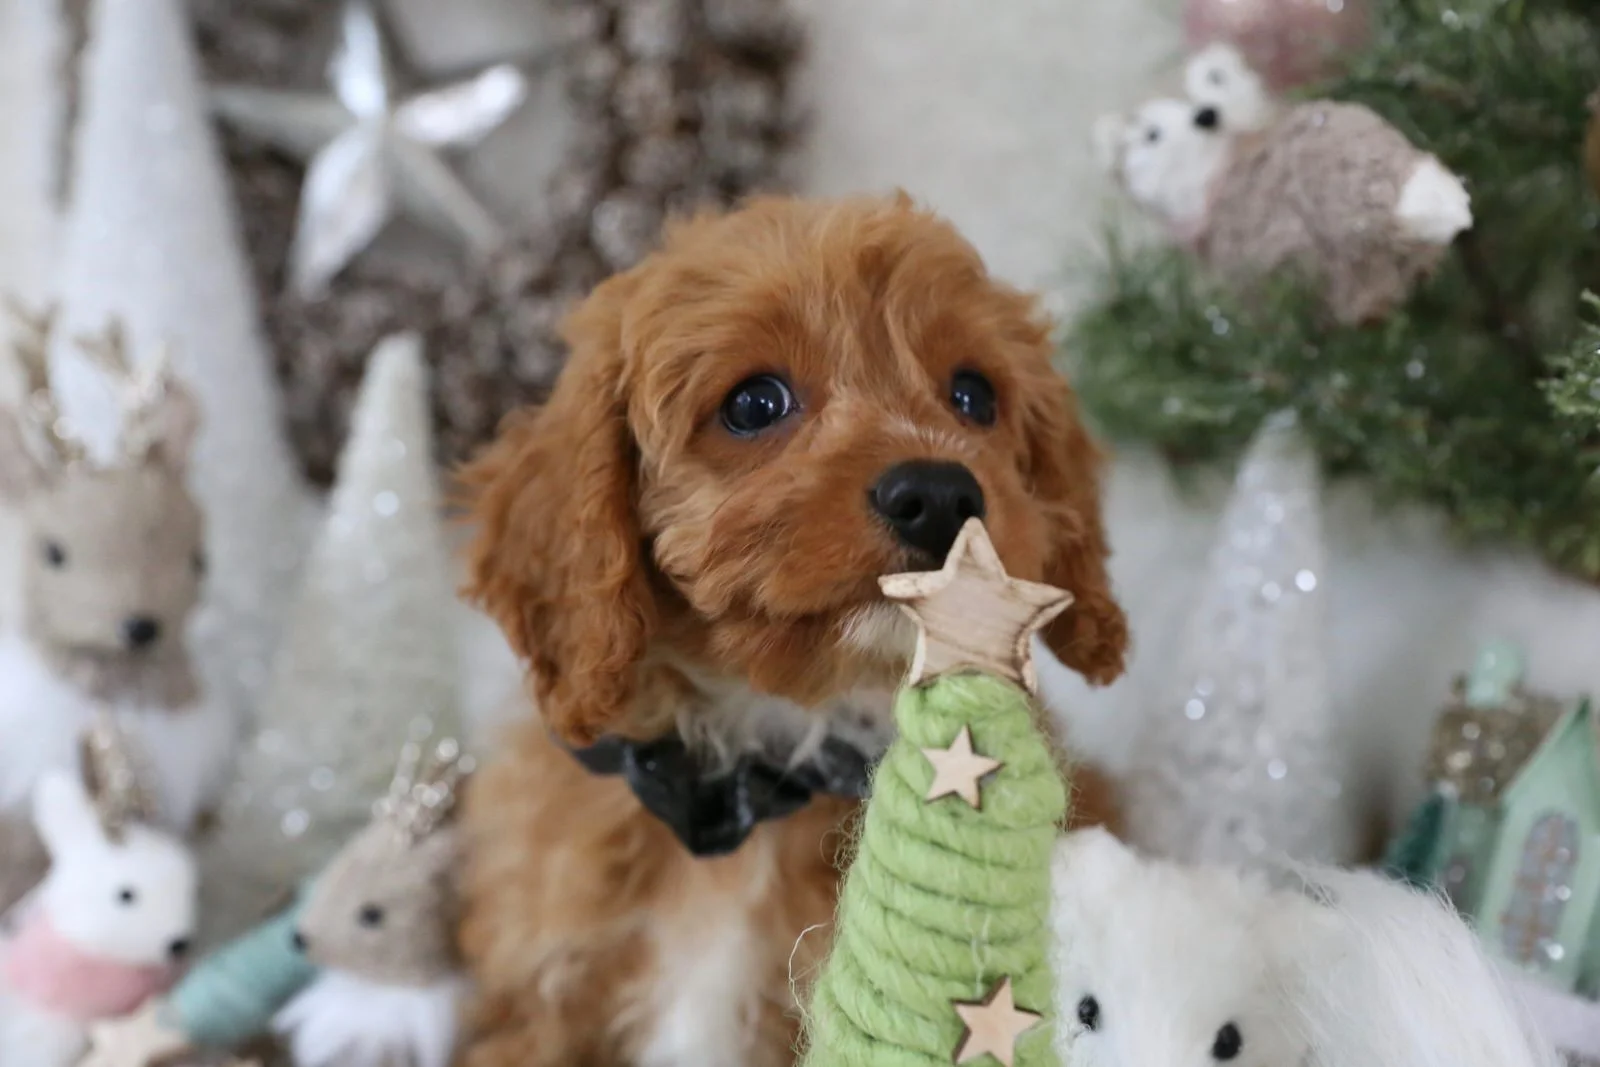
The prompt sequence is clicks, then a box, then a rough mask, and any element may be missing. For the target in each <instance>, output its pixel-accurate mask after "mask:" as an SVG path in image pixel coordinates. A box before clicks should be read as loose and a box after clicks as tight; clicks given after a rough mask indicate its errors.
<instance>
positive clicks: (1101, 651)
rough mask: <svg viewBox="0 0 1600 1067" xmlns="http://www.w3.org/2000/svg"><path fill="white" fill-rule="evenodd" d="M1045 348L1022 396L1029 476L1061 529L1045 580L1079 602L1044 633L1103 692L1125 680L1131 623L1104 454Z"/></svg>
mask: <svg viewBox="0 0 1600 1067" xmlns="http://www.w3.org/2000/svg"><path fill="white" fill-rule="evenodd" d="M1041 331H1042V334H1043V335H1042V337H1041V341H1040V343H1041V344H1042V345H1043V346H1044V347H1045V351H1044V352H1043V353H1041V355H1040V359H1039V361H1038V363H1037V364H1036V365H1037V366H1038V367H1039V372H1038V373H1037V374H1036V375H1033V376H1031V380H1030V381H1029V382H1028V383H1027V388H1025V389H1024V390H1023V391H1022V396H1023V404H1024V405H1025V406H1024V411H1023V419H1024V423H1025V426H1026V432H1027V435H1028V475H1029V477H1030V480H1031V482H1032V486H1033V491H1034V493H1035V494H1036V496H1037V498H1038V500H1039V502H1040V504H1041V505H1042V506H1044V507H1045V509H1046V510H1047V513H1048V514H1049V516H1050V519H1051V522H1052V525H1053V526H1054V530H1053V537H1054V544H1053V545H1052V551H1051V556H1050V560H1049V562H1048V563H1047V564H1046V565H1045V571H1044V580H1045V581H1046V582H1048V583H1050V584H1051V585H1054V586H1056V587H1058V588H1060V589H1065V590H1067V591H1068V592H1069V593H1071V594H1072V596H1073V603H1072V606H1071V607H1070V608H1068V609H1067V610H1066V612H1065V613H1063V614H1062V615H1061V617H1060V618H1058V619H1056V621H1055V622H1053V623H1051V624H1050V626H1049V627H1048V628H1047V629H1046V630H1045V632H1044V638H1045V643H1046V644H1048V645H1049V646H1050V650H1051V651H1052V652H1054V653H1055V654H1056V655H1057V656H1058V657H1060V659H1061V662H1063V663H1065V664H1066V665H1067V666H1069V667H1071V668H1072V669H1073V670H1075V671H1077V672H1078V673H1079V674H1082V675H1083V676H1084V677H1085V678H1087V679H1088V680H1089V681H1090V682H1092V683H1094V684H1095V685H1108V684H1110V683H1111V682H1114V681H1116V680H1117V678H1118V677H1120V676H1121V675H1122V669H1123V660H1124V657H1125V656H1126V654H1127V651H1128V621H1127V619H1126V618H1125V617H1124V616H1123V614H1122V607H1121V606H1120V605H1119V604H1118V603H1117V602H1116V600H1115V599H1114V598H1113V597H1112V595H1111V579H1110V577H1109V576H1108V575H1107V573H1106V558H1107V557H1108V556H1109V555H1110V550H1109V549H1108V548H1107V547H1106V534H1105V525H1104V523H1103V522H1102V521H1101V518H1100V469H1101V463H1102V461H1101V456H1100V450H1099V449H1098V448H1097V447H1096V446H1095V443H1094V441H1092V440H1091V439H1090V437H1089V434H1088V431H1086V430H1085V429H1084V428H1083V423H1082V422H1081V421H1080V419H1079V417H1078V400H1077V397H1076V396H1075V395H1074V393H1073V392H1072V387H1071V386H1069V385H1068V384H1067V381H1066V379H1065V378H1063V377H1062V376H1061V375H1060V373H1059V372H1057V371H1056V370H1055V369H1054V368H1053V367H1051V366H1050V363H1049V355H1048V352H1049V347H1048V346H1049V339H1048V332H1047V331H1043V329H1042V327H1041Z"/></svg>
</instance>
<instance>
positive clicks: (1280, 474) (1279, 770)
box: [1128, 414, 1356, 863]
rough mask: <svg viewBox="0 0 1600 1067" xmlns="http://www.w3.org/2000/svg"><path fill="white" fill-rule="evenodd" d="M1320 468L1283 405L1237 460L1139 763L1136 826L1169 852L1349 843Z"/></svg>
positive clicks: (1260, 858)
mask: <svg viewBox="0 0 1600 1067" xmlns="http://www.w3.org/2000/svg"><path fill="white" fill-rule="evenodd" d="M1321 493H1322V485H1321V478H1320V474H1319V471H1318V468H1317V460H1316V457H1315V456H1314V455H1313V454H1312V452H1311V450H1310V448H1309V447H1308V445H1307V443H1306V442H1305V440H1304V439H1303V437H1302V436H1301V434H1300V432H1299V430H1298V428H1297V427H1296V426H1295V423H1294V419H1293V416H1292V415H1289V414H1280V415H1278V416H1276V417H1274V418H1273V419H1271V420H1269V421H1268V422H1267V424H1266V425H1265V426H1263V428H1262V429H1261V431H1260V432H1259V434H1258V436H1257V438H1256V440H1255V442H1254V443H1253V444H1252V446H1251V447H1250V449H1249V451H1248V452H1247V453H1246V455H1245V457H1244V460H1243V463H1242V465H1241V466H1240V468H1239V473H1238V477H1237V480H1236V482H1235V485H1234V490H1233V495H1232V497H1231V498H1230V500H1229V501H1228V504H1227V507H1226V508H1225V510H1224V512H1223V515H1222V521H1221V527H1220V530H1219V532H1218V539H1217V543H1216V546H1215V548H1214V549H1213V550H1212V555H1211V561H1210V569H1209V571H1208V572H1207V574H1206V576H1205V578H1204V580H1203V582H1202V590H1201V594H1200V599H1199V602H1198V604H1197V606H1196V609H1195V612H1194V616H1193V618H1192V620H1191V623H1190V626H1189V629H1188V632H1187V633H1186V635H1185V646H1184V649H1183V658H1182V659H1181V660H1180V661H1179V666H1178V671H1177V673H1176V674H1175V675H1174V676H1173V677H1172V678H1171V680H1170V684H1171V690H1170V691H1171V693H1172V695H1171V697H1170V698H1169V699H1168V700H1167V701H1166V702H1164V703H1163V704H1162V705H1161V706H1160V707H1158V708H1155V709H1154V710H1153V713H1152V716H1151V720H1150V722H1149V723H1148V724H1147V726H1146V728H1145V730H1144V731H1143V733H1142V734H1141V736H1140V739H1139V742H1138V746H1137V749H1136V752H1135V759H1134V762H1135V766H1134V768H1133V770H1132V773H1131V774H1130V775H1129V779H1128V781H1129V786H1128V793H1129V795H1128V818H1129V829H1130V835H1131V836H1132V838H1133V840H1134V841H1135V842H1136V843H1138V844H1140V845H1142V846H1143V847H1145V848H1148V849H1150V850H1151V851H1153V852H1156V853H1159V854H1161V855H1166V856H1171V857H1174V858H1177V859H1182V860H1190V861H1208V862H1225V863H1257V862H1265V861H1270V860H1272V859H1274V858H1278V857H1282V856H1288V857H1292V858H1294V859H1302V860H1319V861H1327V862H1340V861H1348V860H1351V859H1353V858H1354V856H1353V855H1352V848H1353V846H1354V844H1355V841H1356V834H1355V832H1354V823H1355V820H1354V817H1353V816H1352V812H1351V804H1350V800H1351V798H1350V796H1349V795H1348V794H1347V793H1346V791H1345V789H1344V772H1345V757H1346V750H1345V747H1344V744H1343V742H1342V738H1341V731H1340V729H1339V728H1338V723H1337V720H1336V717H1335V712H1334V709H1333V707H1332V705H1331V703H1330V700H1329V695H1328V678H1327V664H1326V660H1325V657H1326V654H1327V638H1326V635H1325V633H1324V625H1323V604H1322V601H1323V598H1324V593H1323V590H1322V581H1323V578H1324V575H1323V559H1324V552H1323V543H1322V528H1321V527H1322V514H1321V507H1322V504H1321Z"/></svg>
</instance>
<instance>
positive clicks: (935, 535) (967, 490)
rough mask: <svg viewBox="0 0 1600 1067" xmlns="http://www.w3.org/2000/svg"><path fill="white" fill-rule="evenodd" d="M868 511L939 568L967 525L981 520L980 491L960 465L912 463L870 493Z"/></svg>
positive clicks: (890, 473) (892, 470) (901, 466)
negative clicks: (870, 505) (871, 511)
mask: <svg viewBox="0 0 1600 1067" xmlns="http://www.w3.org/2000/svg"><path fill="white" fill-rule="evenodd" d="M871 495H872V507H873V510H874V511H876V512H877V513H878V514H879V515H881V516H883V518H884V519H885V520H886V521H887V522H888V523H889V526H890V528H891V529H893V530H894V533H895V536H896V537H898V538H899V539H900V541H901V542H902V543H903V544H905V545H907V546H909V547H911V548H915V549H917V550H918V551H921V552H926V553H927V554H928V555H929V556H932V557H933V558H934V559H935V560H938V561H940V562H943V560H944V557H945V556H946V555H947V554H948V553H949V551H950V546H951V545H952V544H954V543H955V540H956V534H958V533H960V532H961V527H962V526H963V525H964V524H965V523H966V521H967V520H968V519H981V518H983V488H982V487H981V486H980V485H978V479H976V478H974V477H973V476H972V472H971V471H969V470H967V468H965V467H963V466H962V465H961V464H959V463H936V462H933V461H930V460H913V461H912V462H910V463H900V464H897V465H896V466H893V467H890V468H889V469H888V470H887V471H885V472H884V474H883V477H881V478H879V479H878V484H877V485H875V486H873V487H872V494H871Z"/></svg>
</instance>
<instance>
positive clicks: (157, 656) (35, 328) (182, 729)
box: [0, 307, 237, 906]
mask: <svg viewBox="0 0 1600 1067" xmlns="http://www.w3.org/2000/svg"><path fill="white" fill-rule="evenodd" d="M12 313H13V316H14V318H15V319H16V321H17V323H18V327H19V332H18V335H17V336H16V338H15V340H14V343H13V345H12V352H13V354H14V356H15V358H16V360H17V362H18V363H19V364H20V367H21V370H22V372H23V376H24V378H25V379H26V384H27V389H28V397H27V401H26V403H25V404H24V405H23V406H22V408H21V409H20V410H8V411H0V499H3V500H4V501H5V503H6V504H8V505H9V506H10V508H11V510H12V511H13V512H14V514H15V521H16V522H17V524H18V525H20V527H21V529H22V531H23V532H24V536H23V537H22V538H21V540H20V544H21V550H22V551H23V552H24V553H25V556H26V558H25V559H24V560H23V561H22V568H21V575H20V582H21V590H20V611H19V617H17V618H15V619H10V620H7V623H6V625H5V626H4V628H3V630H0V820H4V819H10V820H12V822H11V825H8V826H7V827H6V828H5V830H4V832H3V833H0V844H4V845H5V846H6V854H5V857H4V858H5V862H4V863H3V864H0V868H3V869H4V871H5V875H4V876H3V877H0V883H7V882H9V883H10V884H9V885H5V884H0V890H4V891H5V892H4V896H3V897H0V906H4V905H8V904H9V903H11V901H12V900H14V899H15V898H16V897H17V896H18V895H19V893H20V892H22V891H25V890H26V889H27V888H28V887H29V886H30V885H31V884H32V883H33V882H34V881H36V880H37V877H38V876H39V875H40V874H42V869H41V864H40V854H39V853H38V851H37V849H36V848H31V849H30V847H29V845H28V835H27V834H26V832H25V830H24V828H23V827H20V826H19V825H18V823H19V822H21V820H22V818H23V817H24V815H25V811H24V809H25V808H26V805H27V801H28V798H29V796H30V795H31V794H32V791H33V787H34V784H35V782H36V781H37V780H38V778H39V776H40V775H41V774H43V773H44V772H45V771H47V770H50V769H68V768H71V767H72V766H73V765H74V760H75V759H76V744H77V738H78V737H79V736H80V735H81V734H82V732H83V730H84V729H85V728H86V727H87V726H88V724H89V723H90V721H91V720H92V718H93V716H94V714H95V713H96V711H97V709H100V708H109V709H111V710H112V711H113V712H114V713H115V714H116V716H117V717H118V719H119V720H120V722H121V724H122V726H123V728H124V729H125V730H127V731H128V732H129V733H130V734H132V735H133V736H134V737H135V738H136V739H137V740H138V742H139V743H140V747H141V749H142V750H143V751H144V752H146V753H148V754H149V759H150V761H151V765H150V768H149V770H150V772H151V773H150V781H149V788H150V789H151V791H152V794H153V796H154V798H155V801H156V805H157V814H158V818H159V820H160V821H161V822H162V823H163V824H165V825H167V826H169V827H171V828H172V829H175V830H178V831H180V832H187V831H189V830H190V829H191V828H193V827H194V825H195V824H196V822H197V819H198V818H199V816H200V815H201V814H202V813H203V812H204V811H205V810H207V809H208V808H209V807H210V806H211V805H213V804H214V803H215V802H216V800H217V798H218V796H219V794H220V792H221V790H222V788H223V787H224V785H225V784H226V782H227V779H228V775H229V771H230V769H231V764H232V757H233V751H234V746H235V737H236V730H237V725H236V720H235V716H234V714H233V712H232V710H231V709H230V708H228V707H226V706H224V704H223V703H222V702H221V701H217V700H212V699H207V696H206V694H205V693H204V692H203V691H202V690H201V688H200V685H199V683H198V681H197V679H196V675H195V671H194V666H193V664H192V662H191V660H190V657H189V654H188V650H187V640H186V638H187V635H186V631H187V628H188V626H189V624H190V622H191V617H192V615H193V614H194V608H195V605H196V603H197V601H198V599H199V594H200V588H201V580H202V577H203V574H204V571H205V550H204V543H203V529H202V518H201V513H200V509H199V507H198V506H197V505H196V503H195V500H194V497H193V496H192V494H191V493H190V491H189V489H188V487H187V486H186V484H185V474H186V468H187V464H188V460H189V454H190V449H191V447H192V444H193V441H194V437H195V433H196V429H197V422H198V411H197V409H196V405H195V402H194V400H193V398H192V397H191V396H190V394H189V393H188V391H187V390H186V389H184V388H183V387H182V385H181V384H180V383H179V382H178V381H176V380H175V379H174V378H173V377H172V374H171V372H170V369H169V368H168V365H167V363H166V361H165V359H157V360H155V361H151V362H149V363H147V364H146V365H145V366H144V367H141V368H140V369H139V370H138V371H135V370H134V369H133V367H132V366H131V365H130V362H129V359H128V353H127V348H126V341H125V339H124V336H123V333H122V331H121V329H120V328H119V327H118V326H117V325H116V324H115V323H113V324H112V325H111V327H110V328H108V329H107V330H106V332H105V334H104V335H103V336H102V337H99V338H94V339H85V340H83V341H81V342H80V345H81V347H82V348H83V350H84V352H85V353H86V354H87V355H88V356H89V357H90V358H92V359H93V361H94V362H95V363H96V364H97V365H98V367H99V368H101V369H102V370H103V371H104V372H105V374H106V375H107V377H108V378H109V379H110V381H111V382H112V383H113V384H114V385H115V386H116V387H117V388H118V389H119V390H120V393H121V401H122V403H121V410H122V420H123V421H122V426H121V434H120V438H119V440H118V442H117V446H116V452H115V455H112V456H109V457H103V458H97V457H93V456H91V455H90V454H89V450H88V448H87V447H86V446H85V444H84V442H83V441H82V440H81V439H80V438H78V437H77V436H75V435H74V434H73V433H72V431H71V428H70V427H69V426H68V425H67V423H66V422H65V420H64V419H63V417H62V413H61V411H60V410H59V408H58V405H57V400H56V396H55V394H54V393H53V391H52V389H51V378H50V368H49V348H50V340H51V333H52V323H53V315H51V314H45V315H37V316H35V315H30V314H28V313H27V312H25V311H23V310H21V309H18V308H16V307H13V308H12ZM23 825H24V826H25V824H23Z"/></svg>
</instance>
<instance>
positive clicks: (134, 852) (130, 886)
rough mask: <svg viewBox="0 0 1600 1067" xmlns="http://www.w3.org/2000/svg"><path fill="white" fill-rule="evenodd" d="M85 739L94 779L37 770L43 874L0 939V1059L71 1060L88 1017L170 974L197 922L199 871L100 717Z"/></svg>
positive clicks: (148, 991)
mask: <svg viewBox="0 0 1600 1067" xmlns="http://www.w3.org/2000/svg"><path fill="white" fill-rule="evenodd" d="M90 737H91V740H90V742H89V743H88V744H86V746H85V749H86V750H85V757H84V763H85V767H86V769H87V770H88V772H89V777H90V780H91V782H92V787H91V786H89V785H86V784H85V783H84V781H82V780H80V779H79V778H78V776H76V775H73V774H69V773H67V772H65V771H59V770H53V771H48V772H46V773H45V774H44V775H43V776H42V777H41V778H40V780H39V784H38V786H37V787H36V789H35V793H34V820H35V824H36V826H37V829H38V831H39V835H40V837H41V838H42V839H43V840H44V843H45V847H46V848H47V849H48V850H49V853H50V872H49V874H48V875H47V876H46V877H45V880H44V882H43V883H42V884H41V885H40V887H39V889H38V891H37V892H36V893H35V894H34V895H33V896H32V897H31V898H30V899H29V900H28V901H27V902H26V903H25V904H24V906H23V912H22V915H21V916H20V918H19V920H18V922H17V925H16V927H15V929H14V930H12V931H10V933H9V934H8V936H7V938H6V940H5V941H4V942H3V943H0V1064H4V1065H5V1067H69V1065H71V1064H74V1063H76V1062H77V1060H78V1058H79V1057H80V1056H81V1055H82V1054H83V1052H84V1050H85V1049H86V1047H87V1044H88V1034H89V1027H90V1026H91V1024H93V1023H95V1022H97V1021H99V1020H102V1019H107V1018H113V1017H117V1016H121V1015H125V1014H127V1013H129V1012H131V1011H134V1010H136V1009H138V1008H139V1007H140V1006H141V1005H143V1004H144V1003H145V1002H146V1001H147V1000H149V999H150V998H151V997H154V996H156V995H158V994H159V993H161V992H163V991H165V990H166V989H167V988H168V987H169V986H170V985H171V984H172V982H173V981H174V980H175V979H176V978H177V974H178V967H179V966H180V965H181V963H182V961H183V959H184V957H185V955H186V954H187V952H188V949H189V945H190V940H191V938H192V937H193V933H194V929H195V913H196V903H197V891H198V876H197V874H196V869H195V863H194V859H193V857H192V856H191V854H190V853H189V851H188V849H187V848H186V847H185V846H184V844H183V843H182V842H181V841H180V840H179V839H178V838H176V837H174V836H173V835H171V834H169V833H167V832H166V831H164V830H159V829H156V828H154V827H152V826H151V825H150V824H149V823H148V821H147V820H148V819H149V805H148V802H146V801H144V800H143V798H142V793H141V792H140V789H139V786H138V784H137V782H136V781H134V779H133V777H132V771H131V762H130V761H128V760H127V759H126V758H125V757H124V756H123V755H121V754H120V753H121V751H122V750H121V747H120V746H121V745H122V744H123V742H122V741H121V739H120V737H119V735H117V734H116V732H115V728H114V727H113V726H111V724H110V722H109V721H108V720H102V721H101V722H99V723H97V724H96V725H95V727H94V728H93V729H92V730H91V732H90Z"/></svg>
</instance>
